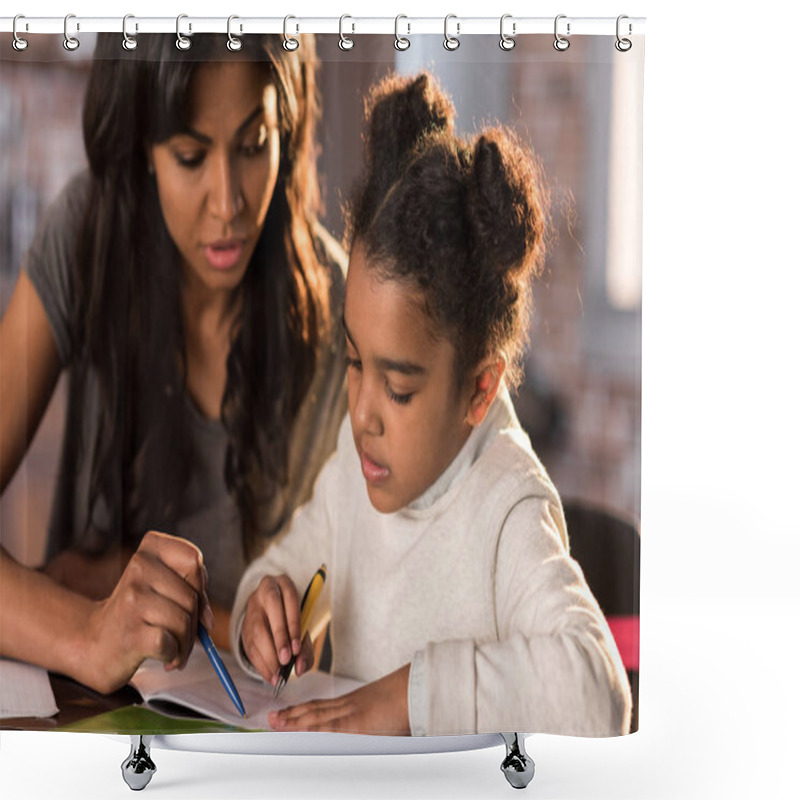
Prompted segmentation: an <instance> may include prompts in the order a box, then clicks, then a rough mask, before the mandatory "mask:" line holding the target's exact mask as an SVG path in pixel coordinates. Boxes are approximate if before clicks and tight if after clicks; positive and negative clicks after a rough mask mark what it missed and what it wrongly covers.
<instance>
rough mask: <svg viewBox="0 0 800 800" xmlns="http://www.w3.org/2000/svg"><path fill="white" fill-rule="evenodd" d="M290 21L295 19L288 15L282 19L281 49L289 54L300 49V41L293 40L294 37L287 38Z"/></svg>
mask: <svg viewBox="0 0 800 800" xmlns="http://www.w3.org/2000/svg"><path fill="white" fill-rule="evenodd" d="M290 19H297V17H293V16H292V15H291V14H289V15H288V16H286V17H284V18H283V49H284V50H286V51H288V52H289V53H293V52H294V51H295V50H297V48H298V47H300V41H299V40H298V39H295V38H294V36H289V33H288V27H289V20H290Z"/></svg>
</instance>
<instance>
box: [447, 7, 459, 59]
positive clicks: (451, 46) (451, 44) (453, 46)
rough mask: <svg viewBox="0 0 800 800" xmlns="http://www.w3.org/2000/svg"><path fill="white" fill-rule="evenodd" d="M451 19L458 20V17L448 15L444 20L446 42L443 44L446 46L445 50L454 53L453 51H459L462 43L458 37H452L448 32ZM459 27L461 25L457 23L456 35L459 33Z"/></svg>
mask: <svg viewBox="0 0 800 800" xmlns="http://www.w3.org/2000/svg"><path fill="white" fill-rule="evenodd" d="M451 19H457V17H456V15H455V14H448V15H447V16H446V17H445V18H444V42H443V44H444V49H445V50H449V51H450V52H451V53H452V52H453V50H458V48H459V46H460V45H461V41H460V40H459V39H458V38H457V37H455V36H451V35H450V34H449V33H448V32H447V23H448V22H450V20H451ZM459 27H460V25H459V24H458V23H456V33H458V30H459Z"/></svg>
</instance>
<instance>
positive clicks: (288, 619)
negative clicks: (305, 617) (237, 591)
mask: <svg viewBox="0 0 800 800" xmlns="http://www.w3.org/2000/svg"><path fill="white" fill-rule="evenodd" d="M242 646H243V647H244V652H245V654H246V655H247V658H248V659H250V663H251V664H252V665H253V666H254V667H255V668H256V670H257V671H258V673H259V675H261V677H262V678H264V680H265V681H267V683H271V684H272V685H273V686H275V684H276V683H277V682H278V672H279V671H280V669H281V667H283V666H285V665H286V664H288V663H289V661H291V658H292V656H296V657H297V658H296V660H295V662H294V671H295V674H296V675H297V676H298V677H299V676H300V675H302V674H303V673H304V672H307V671H308V670H309V669H311V667H312V666H313V665H314V648H313V647H312V645H311V639H310V637H309V636H308V634H306V636H305V638H304V639H303V641H302V642H301V641H300V601H299V600H298V598H297V589H296V587H295V585H294V583H293V582H292V580H291V578H289V577H288V575H278V576H272V575H267V576H266V577H264V578H262V579H261V583H259V584H258V587H257V588H256V590H255V591H254V592H253V594H251V595H250V598H249V600H248V601H247V608H246V610H245V614H244V622H243V623H242Z"/></svg>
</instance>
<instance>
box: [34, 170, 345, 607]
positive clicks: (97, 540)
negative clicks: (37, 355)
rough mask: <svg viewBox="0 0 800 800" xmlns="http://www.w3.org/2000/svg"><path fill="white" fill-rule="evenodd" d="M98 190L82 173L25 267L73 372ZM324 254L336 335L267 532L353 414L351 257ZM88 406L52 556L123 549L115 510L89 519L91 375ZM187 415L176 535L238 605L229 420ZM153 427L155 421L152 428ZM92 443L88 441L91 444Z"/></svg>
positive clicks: (68, 428)
mask: <svg viewBox="0 0 800 800" xmlns="http://www.w3.org/2000/svg"><path fill="white" fill-rule="evenodd" d="M88 193H89V175H88V173H81V174H80V175H78V176H76V177H75V178H73V179H72V180H71V181H70V182H69V183H68V184H67V186H66V187H65V188H64V189H63V190H62V192H61V193H60V195H59V196H58V197H57V198H56V200H55V201H54V202H53V204H52V205H51V206H50V207H49V208H48V209H47V210H46V212H45V214H44V217H43V219H42V221H41V224H40V225H39V227H38V229H37V232H36V236H35V238H34V241H33V244H32V245H31V247H30V249H29V250H28V252H27V254H26V256H25V258H24V260H23V265H22V268H23V270H24V271H25V272H26V273H27V275H28V277H29V278H30V280H31V282H32V283H33V285H34V287H35V289H36V291H37V293H38V295H39V297H40V299H41V301H42V304H43V306H44V309H45V312H46V314H47V318H48V320H49V322H50V327H51V329H52V332H53V337H54V339H55V343H56V347H57V349H58V354H59V357H60V359H61V364H62V366H63V367H64V368H69V366H70V365H71V364H72V361H73V358H74V356H75V347H76V345H75V332H74V331H75V324H74V323H75V320H74V303H73V302H72V287H71V267H70V263H71V260H72V259H73V258H74V257H75V256H74V250H75V243H76V236H77V232H78V230H79V227H80V224H81V220H82V216H83V211H84V208H85V205H86V202H87V198H88ZM317 250H318V253H319V256H320V257H321V259H322V261H323V263H324V264H325V265H326V266H327V268H328V271H329V274H330V285H331V292H330V308H331V320H332V321H333V323H332V329H331V336H330V340H329V342H328V343H327V344H326V346H325V347H324V348H323V349H322V350H321V351H320V353H319V354H318V357H317V368H316V372H315V374H314V377H313V379H312V383H311V386H310V388H309V390H308V393H307V395H306V397H305V399H304V401H303V403H302V405H301V407H300V410H299V412H298V415H297V417H296V419H295V420H294V423H293V425H292V432H291V439H290V443H289V470H288V474H289V480H288V483H287V486H286V487H285V488H284V489H283V490H282V491H281V492H279V493H278V495H277V496H276V498H275V500H274V501H273V503H272V506H271V507H270V508H269V509H266V510H265V515H266V517H267V519H265V520H263V523H264V527H265V529H266V530H269V531H277V530H278V529H279V528H281V527H282V526H283V525H284V524H285V523H286V522H287V521H288V520H289V518H290V517H291V514H292V512H293V511H294V509H295V508H297V506H299V505H301V504H302V503H304V502H305V501H306V500H307V499H308V498H309V497H310V496H311V490H312V488H313V483H314V479H315V478H316V475H317V473H318V472H319V470H320V469H321V467H322V464H323V463H324V461H325V459H326V458H327V457H328V455H329V454H330V452H331V451H332V450H333V448H334V446H335V444H336V434H337V431H338V427H339V423H340V422H341V420H342V417H343V416H344V412H345V408H346V397H345V393H344V374H345V372H344V370H345V367H344V342H343V334H342V332H341V326H340V325H338V324H337V322H338V320H339V318H340V317H341V313H342V306H343V302H344V270H345V264H346V260H345V256H344V253H343V251H342V250H341V248H340V247H339V245H338V243H337V242H335V240H333V238H332V237H331V236H330V234H328V233H327V232H326V231H324V230H323V229H321V228H320V229H318V236H317ZM86 380H87V385H86V386H85V391H84V392H83V399H82V402H81V403H80V407H78V405H79V403H78V401H77V399H76V398H77V395H76V394H75V393H74V391H73V389H74V387H71V388H70V391H69V395H68V401H67V414H66V420H65V429H64V437H63V442H62V450H61V459H60V466H59V471H58V477H57V481H56V490H55V497H54V502H53V510H52V513H51V518H50V526H49V530H48V548H47V550H48V557H52V556H53V555H55V554H56V553H58V552H60V551H61V550H63V549H66V548H69V547H76V548H80V549H82V550H85V551H89V552H102V551H104V550H105V549H107V548H108V547H110V546H113V545H115V544H118V543H119V541H120V538H119V537H118V538H117V539H115V541H113V542H111V541H108V539H109V538H110V536H111V535H110V534H108V533H99V531H108V530H109V527H110V519H111V514H110V510H109V509H107V508H106V509H104V508H103V507H102V504H99V503H98V504H96V506H95V508H94V509H93V510H92V520H89V519H88V517H89V508H88V500H89V478H90V462H89V459H88V458H80V457H79V453H81V452H83V453H87V452H92V450H91V448H92V447H93V443H94V442H95V440H96V438H97V436H98V435H99V427H98V420H99V418H100V391H99V389H100V387H99V383H98V380H97V376H96V375H94V374H92V373H91V372H90V374H89V375H88V376H87V378H86ZM186 414H187V416H188V421H189V423H190V424H189V430H190V435H191V436H192V438H193V444H194V451H195V453H196V459H195V460H194V461H193V470H192V476H191V479H190V483H189V486H188V487H187V491H186V494H185V499H184V502H183V505H182V508H181V509H180V514H179V517H178V518H179V522H178V524H177V528H176V530H173V531H168V533H172V534H175V535H177V536H182V537H184V538H186V539H188V540H189V541H192V542H194V543H195V544H196V545H197V546H198V547H199V548H200V550H201V551H202V553H203V560H204V563H205V564H206V568H207V569H208V575H209V587H208V592H209V598H210V599H211V601H212V602H215V603H219V604H220V605H222V606H224V607H226V608H231V607H232V605H233V601H234V597H235V595H236V587H237V585H238V583H239V578H240V577H241V575H242V573H243V572H244V568H245V567H246V565H247V559H246V553H245V549H244V543H243V539H242V523H241V516H240V514H239V510H238V507H237V505H236V503H235V501H234V499H233V497H232V496H231V495H230V494H229V492H228V490H227V487H226V486H225V479H224V464H225V452H226V448H227V444H228V437H227V433H226V432H225V429H224V427H223V425H222V423H221V421H219V420H215V419H208V418H206V417H205V416H203V414H202V413H201V412H200V411H199V410H198V409H197V407H196V406H195V405H194V403H193V402H192V400H191V398H190V397H188V396H187V397H186ZM144 424H145V425H146V420H145V423H144ZM81 440H82V441H81ZM87 523H96V524H87Z"/></svg>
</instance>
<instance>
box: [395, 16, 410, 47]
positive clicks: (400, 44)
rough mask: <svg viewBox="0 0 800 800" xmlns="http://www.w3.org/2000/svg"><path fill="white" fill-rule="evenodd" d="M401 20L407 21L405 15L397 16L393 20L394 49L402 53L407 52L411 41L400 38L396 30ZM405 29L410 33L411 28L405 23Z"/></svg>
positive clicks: (403, 37)
mask: <svg viewBox="0 0 800 800" xmlns="http://www.w3.org/2000/svg"><path fill="white" fill-rule="evenodd" d="M401 19H408V17H407V16H406V15H405V14H398V15H397V16H396V17H395V18H394V49H395V50H399V51H400V52H403V50H408V48H409V47H411V40H410V39H406V37H405V36H401V35H400V32H399V30H398V28H399V27H400V20H401ZM406 27H407V28H408V32H409V33H410V32H411V26H410V25H409V24H408V23H406Z"/></svg>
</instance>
